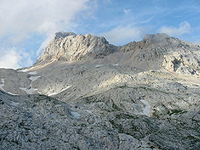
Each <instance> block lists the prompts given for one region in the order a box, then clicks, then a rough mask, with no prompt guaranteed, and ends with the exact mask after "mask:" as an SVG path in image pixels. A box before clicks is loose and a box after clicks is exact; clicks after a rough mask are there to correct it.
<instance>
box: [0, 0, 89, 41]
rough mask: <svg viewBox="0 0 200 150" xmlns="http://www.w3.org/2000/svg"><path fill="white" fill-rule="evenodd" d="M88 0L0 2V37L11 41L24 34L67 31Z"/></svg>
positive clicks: (7, 0)
mask: <svg viewBox="0 0 200 150" xmlns="http://www.w3.org/2000/svg"><path fill="white" fill-rule="evenodd" d="M88 1H89V0H34V1H28V0H1V1H0V22H1V25H0V34H1V35H5V34H14V35H15V38H16V37H18V36H20V38H21V37H24V36H27V34H28V33H32V32H39V33H48V34H49V33H52V32H56V31H58V30H62V29H69V28H71V26H72V25H73V20H74V18H75V16H76V14H77V13H78V12H80V11H82V10H84V9H86V8H87V6H86V3H87V2H88Z"/></svg>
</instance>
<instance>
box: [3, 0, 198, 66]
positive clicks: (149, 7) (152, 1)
mask: <svg viewBox="0 0 200 150" xmlns="http://www.w3.org/2000/svg"><path fill="white" fill-rule="evenodd" d="M199 8H200V1H199V0H76V1H75V0H34V1H28V0H0V52H1V56H0V67H3V68H19V67H26V66H30V65H31V64H33V63H34V62H35V61H36V58H37V57H38V54H39V53H40V52H41V49H42V48H43V47H44V46H45V45H46V44H47V43H48V41H49V40H50V39H51V37H52V35H53V34H54V33H55V32H57V31H67V32H68V31H72V32H75V33H78V34H79V33H80V34H85V33H91V34H96V35H99V36H105V37H106V38H107V40H108V41H109V42H110V43H112V44H115V45H123V44H126V43H128V42H130V41H134V40H136V41H138V40H141V39H142V37H143V36H144V35H145V34H150V33H158V32H163V33H167V34H169V35H170V36H174V37H178V38H181V39H183V40H186V41H190V42H195V43H200V30H199V29H200V9H199Z"/></svg>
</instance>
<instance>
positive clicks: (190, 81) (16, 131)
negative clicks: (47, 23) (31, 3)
mask: <svg viewBox="0 0 200 150" xmlns="http://www.w3.org/2000/svg"><path fill="white" fill-rule="evenodd" d="M199 52H200V47H199V46H198V45H195V44H192V43H187V42H184V41H181V40H179V39H176V38H173V37H169V36H167V35H165V34H155V35H147V36H145V38H144V39H143V40H142V41H139V42H131V43H128V44H127V45H124V46H119V47H117V46H113V45H111V44H109V43H108V42H107V41H106V40H105V39H104V38H102V37H96V36H92V35H76V34H74V33H57V34H56V35H55V38H54V39H53V41H51V42H50V43H49V45H48V46H47V48H45V49H44V53H43V54H42V55H41V56H40V57H39V59H38V61H37V63H36V64H35V65H33V66H31V67H30V68H26V69H19V70H12V69H10V70H8V69H0V149H74V150H75V149H80V150H88V149H90V150H93V149H99V150H101V149H102V150H116V149H118V150H147V149H148V150H171V149H177V150H185V149H187V150H194V149H195V150H198V149H199V147H200V130H199V126H200V112H199V110H200V108H199V106H200V92H199V91H200V80H199V67H200V63H199V60H200V54H199Z"/></svg>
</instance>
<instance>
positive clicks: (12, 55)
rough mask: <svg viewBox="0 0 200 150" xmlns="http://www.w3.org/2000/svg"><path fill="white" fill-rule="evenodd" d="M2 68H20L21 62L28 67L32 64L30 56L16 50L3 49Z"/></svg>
mask: <svg viewBox="0 0 200 150" xmlns="http://www.w3.org/2000/svg"><path fill="white" fill-rule="evenodd" d="M0 51H1V55H0V68H14V69H16V68H19V67H20V66H21V61H23V62H24V63H26V64H27V65H30V64H32V61H31V58H30V56H29V55H28V54H27V53H25V52H24V51H17V50H16V49H15V48H11V49H1V50H0Z"/></svg>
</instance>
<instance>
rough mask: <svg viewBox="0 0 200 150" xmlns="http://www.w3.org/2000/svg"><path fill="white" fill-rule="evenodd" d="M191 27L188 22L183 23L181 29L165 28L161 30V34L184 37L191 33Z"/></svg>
mask: <svg viewBox="0 0 200 150" xmlns="http://www.w3.org/2000/svg"><path fill="white" fill-rule="evenodd" d="M190 31H191V25H190V24H189V23H188V22H182V23H180V24H179V27H172V26H163V27H161V28H160V29H159V32H161V33H166V34H168V35H171V36H178V35H183V34H185V33H190Z"/></svg>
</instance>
